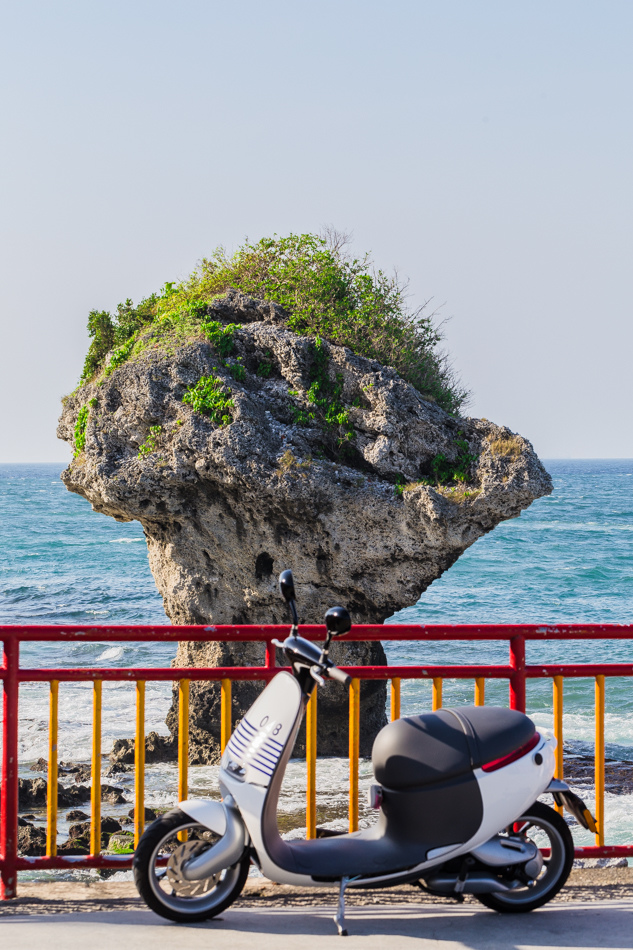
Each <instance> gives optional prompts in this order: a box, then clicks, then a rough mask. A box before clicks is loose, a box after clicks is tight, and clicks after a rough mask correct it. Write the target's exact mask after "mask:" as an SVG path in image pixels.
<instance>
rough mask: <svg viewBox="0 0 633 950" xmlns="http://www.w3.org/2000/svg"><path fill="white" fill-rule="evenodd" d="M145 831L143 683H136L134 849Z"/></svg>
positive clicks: (141, 681)
mask: <svg viewBox="0 0 633 950" xmlns="http://www.w3.org/2000/svg"><path fill="white" fill-rule="evenodd" d="M144 830H145V683H144V681H143V680H138V681H137V683H136V740H135V743H134V847H135V848H136V847H137V846H138V843H139V840H140V837H141V835H142V834H143V831H144Z"/></svg>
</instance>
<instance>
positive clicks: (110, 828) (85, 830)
mask: <svg viewBox="0 0 633 950" xmlns="http://www.w3.org/2000/svg"><path fill="white" fill-rule="evenodd" d="M120 830H121V824H120V822H118V821H117V820H116V818H112V817H110V816H107V815H106V816H104V817H103V818H102V819H101V834H102V835H106V836H107V835H112V834H114V833H115V832H116V831H120ZM68 837H69V838H85V837H88V838H89V837H90V821H82V822H78V823H77V824H74V825H71V826H70V828H69V829H68Z"/></svg>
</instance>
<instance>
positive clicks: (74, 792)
mask: <svg viewBox="0 0 633 950" xmlns="http://www.w3.org/2000/svg"><path fill="white" fill-rule="evenodd" d="M58 789H59V791H58V795H57V803H58V805H59V807H60V808H72V807H73V805H83V803H84V802H89V801H90V788H89V787H88V786H87V785H69V786H68V787H67V788H64V787H63V786H62V785H59V786H58Z"/></svg>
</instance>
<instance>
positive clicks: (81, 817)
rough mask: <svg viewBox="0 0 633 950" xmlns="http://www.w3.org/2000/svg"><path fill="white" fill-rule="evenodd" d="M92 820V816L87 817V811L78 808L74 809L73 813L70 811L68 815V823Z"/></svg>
mask: <svg viewBox="0 0 633 950" xmlns="http://www.w3.org/2000/svg"><path fill="white" fill-rule="evenodd" d="M88 818H90V815H87V814H86V813H85V811H80V810H79V809H78V808H73V809H72V811H69V812H68V813H67V815H66V821H86V820H87V819H88Z"/></svg>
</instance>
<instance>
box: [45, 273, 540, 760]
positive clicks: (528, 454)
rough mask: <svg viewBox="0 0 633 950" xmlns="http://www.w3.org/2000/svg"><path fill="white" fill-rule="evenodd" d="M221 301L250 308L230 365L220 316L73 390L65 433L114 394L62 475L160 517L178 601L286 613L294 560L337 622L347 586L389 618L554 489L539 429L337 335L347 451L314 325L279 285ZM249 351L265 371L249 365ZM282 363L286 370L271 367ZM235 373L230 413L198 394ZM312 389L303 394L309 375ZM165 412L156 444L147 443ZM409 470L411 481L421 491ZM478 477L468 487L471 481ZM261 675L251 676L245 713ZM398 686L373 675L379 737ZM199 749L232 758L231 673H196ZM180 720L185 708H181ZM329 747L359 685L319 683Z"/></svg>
mask: <svg viewBox="0 0 633 950" xmlns="http://www.w3.org/2000/svg"><path fill="white" fill-rule="evenodd" d="M209 315H210V318H212V319H219V320H221V321H223V322H225V323H228V322H232V323H237V324H241V326H240V327H239V329H238V330H237V331H236V333H235V338H234V339H235V351H234V353H233V354H232V355H231V357H230V358H229V359H228V361H227V362H228V364H229V365H227V366H223V365H222V361H221V359H220V357H219V355H218V354H217V352H216V351H215V350H214V349H213V347H212V346H211V345H210V343H208V342H207V341H206V340H205V338H204V336H203V335H202V334H200V336H199V337H198V338H195V339H191V340H190V341H188V342H187V343H186V344H183V345H181V346H174V347H173V348H172V350H171V351H167V350H166V349H165V347H164V346H163V347H161V346H156V347H150V348H148V349H147V350H146V351H144V352H143V353H142V354H141V355H140V356H139V357H136V358H135V359H134V360H133V361H128V362H127V363H125V364H123V365H122V366H121V367H119V368H118V369H116V370H115V371H114V372H113V373H112V375H111V376H109V377H108V378H105V379H103V380H102V382H101V384H99V383H98V382H93V383H89V384H86V385H84V386H83V387H81V388H80V389H78V390H77V391H76V392H75V393H73V394H72V395H71V396H69V397H68V398H67V399H66V400H65V404H64V409H63V413H62V417H61V420H60V424H59V429H58V435H59V437H60V438H62V439H65V440H66V441H68V442H69V443H70V444H71V445H72V444H73V437H74V427H75V423H76V420H77V414H78V412H79V409H80V408H81V407H82V406H84V405H86V404H87V403H88V402H89V400H91V399H93V398H94V399H96V405H95V406H94V408H91V410H90V415H89V418H88V424H87V428H86V445H85V450H84V451H83V452H82V453H81V455H80V456H79V457H77V458H76V459H74V460H73V461H72V463H71V464H70V465H69V467H68V468H67V469H66V471H65V472H64V473H63V475H62V479H63V481H64V484H65V485H66V487H67V488H68V489H69V490H70V491H74V492H77V493H78V494H80V495H83V496H84V497H85V498H87V499H88V500H89V501H90V502H91V504H92V506H93V508H94V509H95V511H99V512H103V513H104V514H107V515H110V516H112V517H114V518H116V519H117V520H120V521H129V520H133V519H136V520H138V521H140V522H141V524H142V526H143V529H144V532H145V537H146V539H147V546H148V552H149V562H150V567H151V569H152V572H153V574H154V578H155V580H156V584H157V586H158V589H159V591H160V593H161V594H162V597H163V600H164V604H165V610H166V612H167V615H168V616H169V618H170V619H171V621H172V622H173V623H177V624H192V623H194V624H224V623H226V624H247V623H286V622H287V619H288V618H287V613H286V609H285V605H284V604H283V602H282V601H281V600H280V597H279V594H278V591H277V583H276V581H277V576H278V574H279V572H280V571H281V570H283V569H285V568H288V567H291V568H292V570H293V572H294V576H295V582H296V587H297V596H298V602H299V610H300V616H301V619H302V621H303V622H310V623H320V622H322V618H323V614H324V613H325V611H326V609H327V608H328V607H330V606H332V605H334V604H338V603H340V604H343V605H345V606H347V607H348V609H349V610H350V613H351V615H352V619H353V621H354V622H355V623H382V622H383V621H384V620H385V619H386V618H387V617H389V616H391V615H392V614H393V613H394V612H395V611H397V610H399V609H401V608H402V607H406V606H410V605H413V604H415V603H416V602H417V601H418V599H419V597H420V594H421V593H422V592H423V591H424V590H425V589H426V588H427V587H428V586H429V584H430V583H431V582H432V581H433V580H435V579H436V578H437V577H439V576H440V575H441V574H442V573H443V572H444V571H445V570H447V568H449V567H450V566H451V565H452V564H453V563H454V562H455V561H456V559H457V558H458V557H459V556H460V554H462V553H463V551H465V550H466V548H468V547H469V546H470V545H471V544H472V543H473V542H474V541H476V540H477V538H479V537H481V536H482V535H483V534H485V533H486V532H488V531H490V530H492V528H494V527H495V526H496V525H497V524H498V523H499V522H500V521H503V520H504V519H507V518H513V517H516V516H517V515H519V514H520V512H521V511H522V510H523V509H525V508H526V507H527V506H528V505H530V504H531V502H532V501H533V500H534V499H535V498H538V497H540V496H542V495H546V494H549V492H550V491H551V480H550V477H549V475H548V474H547V472H546V471H545V469H544V468H543V466H542V465H541V463H540V462H539V460H538V458H537V456H536V455H535V453H534V451H533V449H532V446H531V445H530V443H529V442H527V441H526V440H525V439H523V438H522V437H520V436H517V435H515V434H514V433H512V432H510V431H509V430H508V429H506V428H504V427H501V426H498V425H495V424H494V423H492V422H489V421H487V420H481V419H471V418H457V417H454V416H451V415H449V414H448V413H446V412H444V411H443V410H442V409H440V408H439V407H438V406H437V405H435V404H434V403H433V402H431V401H429V400H428V399H426V398H424V397H423V396H422V395H420V393H419V392H418V391H417V390H416V389H414V388H413V386H411V385H409V384H408V383H406V382H405V381H404V380H402V379H401V378H400V376H399V375H398V374H397V373H396V372H395V371H394V370H392V369H390V368H388V367H385V366H382V365H381V364H379V363H376V362H372V361H371V360H367V359H365V358H363V357H360V356H358V355H356V354H354V353H353V352H352V351H351V350H349V349H347V348H345V347H339V346H334V345H330V344H324V346H325V347H326V349H327V353H328V357H329V373H330V377H331V378H332V379H335V378H336V376H339V377H340V380H341V382H342V396H341V399H342V402H343V403H344V405H345V406H346V408H347V410H348V413H349V418H350V420H351V422H352V424H353V427H354V430H355V438H354V440H353V448H352V450H351V452H350V453H349V454H348V455H347V456H343V457H341V456H340V453H338V452H337V447H336V433H335V432H333V431H331V430H329V429H327V427H324V426H323V425H322V424H320V423H319V422H318V421H313V422H311V423H310V424H308V425H300V424H298V423H297V422H296V421H295V419H296V412H295V411H293V407H295V408H301V407H305V406H306V405H307V404H306V402H305V393H306V392H307V390H308V389H309V387H310V385H311V382H312V375H311V374H312V371H313V363H314V340H313V339H312V338H310V337H305V336H299V335H297V334H295V333H293V332H291V331H290V330H288V329H287V328H286V327H285V326H284V313H283V311H281V310H280V308H279V307H277V306H276V305H274V304H270V303H265V302H262V301H255V300H252V299H251V298H248V297H244V296H243V295H242V294H239V293H237V292H232V293H230V294H229V295H228V296H227V297H226V298H224V299H223V300H221V301H215V302H214V303H213V304H212V305H211V306H210V314H209ZM238 357H240V358H241V361H242V365H243V366H244V368H245V370H246V378H245V379H244V380H243V381H242V382H237V381H236V380H235V379H234V378H233V376H232V375H231V372H230V365H231V364H233V363H235V361H236V359H237V358H238ZM262 363H266V364H267V365H269V366H270V367H271V371H270V375H269V376H268V377H267V378H262V377H261V376H260V375H258V367H261V365H262ZM209 374H213V375H214V376H219V377H221V378H222V379H223V380H224V381H225V383H226V385H227V386H228V387H230V389H231V391H232V397H233V399H234V402H235V408H234V409H233V410H232V415H233V420H232V422H231V424H230V425H227V426H224V427H220V426H218V425H216V424H215V423H214V422H212V421H211V420H210V419H209V418H207V417H206V416H204V415H201V414H199V413H196V412H194V411H193V410H192V409H191V408H190V406H188V405H185V404H183V402H182V399H183V395H184V394H185V391H186V389H187V387H189V386H192V385H193V384H195V383H197V382H198V380H199V379H200V378H201V377H202V376H206V375H209ZM296 394H298V395H296ZM150 426H161V431H160V434H159V436H158V438H157V440H156V449H155V451H153V452H151V453H150V454H148V455H145V456H140V457H139V448H140V446H141V445H142V444H143V443H144V442H145V441H146V439H147V437H148V434H149V429H150ZM458 439H465V440H467V442H468V445H469V450H470V452H472V454H473V455H475V456H477V461H476V462H475V463H473V465H472V467H471V472H470V475H469V477H468V480H467V484H465V485H464V486H458V487H457V488H456V489H455V490H454V491H452V490H450V489H442V488H438V489H436V488H434V487H431V486H429V485H426V484H416V483H418V482H419V480H421V479H423V478H424V477H427V476H428V475H429V474H430V471H431V463H432V461H433V459H434V458H435V457H436V456H437V455H438V454H440V453H442V454H444V455H445V456H446V457H447V458H448V459H453V460H454V459H455V458H456V456H457V452H458V447H457V444H456V443H457V440H458ZM397 481H401V482H409V483H410V484H409V485H407V490H405V491H404V492H402V493H401V494H399V493H397V492H396V491H395V484H396V482H397ZM464 489H465V490H464ZM333 657H334V658H335V660H337V661H338V662H340V663H348V664H356V663H358V664H361V663H381V662H384V653H383V651H382V647H381V646H380V644H378V643H357V644H355V643H349V644H343V643H339V644H336V645H335V649H334V652H333ZM262 661H263V646H262V645H261V644H250V645H248V644H247V645H244V644H237V643H181V644H180V645H179V648H178V655H177V659H176V663H177V664H178V665H187V666H188V665H218V664H222V665H250V664H252V663H261V662H262ZM257 689H258V687H257V685H256V684H248V683H245V684H242V685H241V686H239V687H238V686H237V684H235V685H234V716H239V715H241V713H242V712H243V710H244V708H245V707H246V705H247V704H248V703H249V702H250V701H251V699H252V697H253V695H254V694H255V693H256V691H257ZM384 699H385V686H384V684H381V683H379V682H373V683H372V682H370V683H363V687H362V699H361V702H362V714H361V722H362V724H363V736H362V738H361V753H362V754H369V751H370V749H371V742H372V740H373V736H374V735H375V733H376V732H377V730H378V729H379V728H380V727H381V726H382V724H384V721H385V714H384ZM191 704H192V714H193V719H192V730H191V734H192V760H193V761H214V760H215V759H216V758H217V744H218V737H219V696H218V688H217V687H215V686H213V685H207V684H192V688H191ZM168 722H169V725H170V727H171V729H172V731H174V732H175V729H176V716H175V714H174V710H173V709H172V713H171V714H170V717H169V720H168ZM319 729H320V737H319V749H320V751H321V752H322V753H328V752H329V753H330V754H346V751H347V704H346V701H345V697H344V694H343V692H342V689H341V688H340V687H337V686H336V685H335V684H327V686H326V687H325V688H324V689H321V690H320V691H319Z"/></svg>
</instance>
